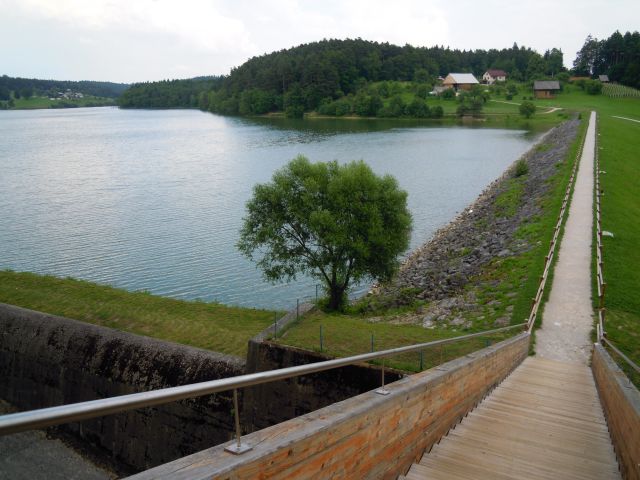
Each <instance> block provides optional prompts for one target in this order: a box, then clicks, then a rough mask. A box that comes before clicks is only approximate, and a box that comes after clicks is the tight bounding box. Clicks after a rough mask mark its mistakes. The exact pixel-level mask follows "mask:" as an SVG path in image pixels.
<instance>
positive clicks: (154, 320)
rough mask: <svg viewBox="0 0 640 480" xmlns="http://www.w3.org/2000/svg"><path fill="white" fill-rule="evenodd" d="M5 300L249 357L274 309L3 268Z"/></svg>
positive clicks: (0, 284) (1, 297)
mask: <svg viewBox="0 0 640 480" xmlns="http://www.w3.org/2000/svg"><path fill="white" fill-rule="evenodd" d="M0 302H2V303H8V304H11V305H17V306H19V307H23V308H29V309H32V310H38V311H41V312H46V313H49V314H52V315H59V316H63V317H68V318H72V319H75V320H80V321H83V322H87V323H93V324H95V325H101V326H104V327H110V328H115V329H118V330H122V331H125V332H131V333H135V334H138V335H146V336H149V337H154V338H159V339H162V340H168V341H171V342H177V343H182V344H185V345H191V346H194V347H199V348H204V349H208V350H214V351H216V352H221V353H227V354H230V355H236V356H240V357H245V356H246V352H247V341H248V340H249V338H251V337H252V336H253V335H255V334H257V333H258V332H260V331H262V330H263V329H264V328H265V327H266V326H268V325H269V324H271V323H272V322H273V318H274V312H270V311H266V310H255V309H247V308H235V307H228V306H224V305H221V304H217V303H205V302H197V301H195V302H191V301H183V300H175V299H171V298H166V297H159V296H156V295H151V294H149V293H145V292H127V291H125V290H120V289H117V288H112V287H108V286H103V285H97V284H95V283H90V282H85V281H80V280H74V279H69V278H67V279H61V278H57V277H52V276H43V275H36V274H33V273H17V272H12V271H0Z"/></svg>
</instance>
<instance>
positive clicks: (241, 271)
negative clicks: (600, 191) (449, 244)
mask: <svg viewBox="0 0 640 480" xmlns="http://www.w3.org/2000/svg"><path fill="white" fill-rule="evenodd" d="M534 140H535V138H534V135H533V134H531V133H527V132H524V131H517V130H496V129H482V128H468V127H433V126H425V125H421V124H420V123H413V122H409V121H407V122H404V121H382V120H357V121H356V120H353V121H352V120H313V121H309V120H307V121H292V120H286V119H257V120H251V119H241V118H228V117H221V116H216V115H212V114H208V113H203V112H199V111H194V110H161V111H149V110H118V109H116V108H86V109H69V110H36V111H5V112H0V269H7V268H9V269H13V270H16V271H33V272H38V273H47V274H53V275H56V276H60V277H65V276H72V277H76V278H81V279H85V280H90V281H94V282H98V283H102V284H110V285H113V286H116V287H121V288H126V289H128V290H148V291H150V292H152V293H156V294H160V295H166V296H171V297H176V298H182V299H196V298H199V299H202V300H206V301H211V300H217V301H220V302H222V303H227V304H235V305H242V306H251V307H268V308H291V307H292V306H293V305H295V302H296V298H300V299H308V298H312V297H314V296H315V282H314V281H313V280H310V279H299V280H298V281H296V282H293V283H291V284H278V285H275V286H274V285H272V284H270V283H267V282H265V281H264V280H263V279H262V277H261V274H260V272H259V271H257V270H256V267H255V265H254V264H253V263H251V262H250V261H248V260H246V259H245V258H244V257H242V256H241V255H240V254H239V253H238V252H237V251H236V249H235V243H236V241H237V238H238V230H239V228H240V225H241V222H242V217H243V215H244V205H245V203H246V201H247V200H248V199H249V197H250V196H251V191H252V187H253V185H254V184H256V183H258V182H266V181H269V179H270V178H271V175H272V173H273V172H274V171H275V170H276V169H278V168H280V167H281V166H283V165H284V164H286V163H287V162H288V161H289V160H291V159H292V158H294V157H295V156H297V155H298V154H303V155H306V156H307V157H308V158H309V159H310V160H312V161H328V160H334V159H336V160H338V161H341V162H342V161H349V160H356V159H364V160H365V161H366V162H367V163H369V164H370V165H371V167H372V168H373V169H374V170H375V171H376V172H378V173H381V174H382V173H390V174H392V175H394V176H395V177H396V178H397V179H398V181H399V183H400V185H401V187H402V188H404V189H405V190H407V191H408V192H409V206H410V209H411V212H412V214H413V219H414V231H413V237H412V242H411V246H412V248H414V247H416V246H418V245H420V244H422V243H423V242H425V241H426V240H428V239H429V237H430V236H431V235H432V234H433V233H434V231H435V230H436V229H437V228H438V227H440V226H442V225H444V224H446V223H447V222H449V221H450V220H451V219H452V218H453V217H454V216H455V214H456V213H457V212H459V211H461V210H462V209H463V208H464V207H465V206H466V205H468V204H469V203H470V202H472V201H473V200H474V199H475V198H476V197H477V196H478V194H479V193H480V192H481V191H482V190H483V189H484V188H485V187H486V186H487V184H489V183H490V182H491V181H492V180H493V179H495V178H497V177H498V176H499V175H500V174H501V173H502V172H503V171H504V170H505V168H506V167H507V166H508V165H509V164H511V163H512V162H513V161H514V160H516V159H517V158H518V157H519V156H520V155H521V154H522V153H523V152H525V151H526V150H527V149H528V148H529V147H530V146H531V145H532V143H533V141H534ZM363 289H364V287H362V288H361V289H360V290H363Z"/></svg>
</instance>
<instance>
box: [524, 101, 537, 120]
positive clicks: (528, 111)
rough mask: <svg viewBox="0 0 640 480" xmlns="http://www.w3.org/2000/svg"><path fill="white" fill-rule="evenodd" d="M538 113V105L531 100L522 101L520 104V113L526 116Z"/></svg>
mask: <svg viewBox="0 0 640 480" xmlns="http://www.w3.org/2000/svg"><path fill="white" fill-rule="evenodd" d="M534 113H536V106H535V105H534V104H533V103H531V102H530V101H528V100H527V101H526V102H522V104H520V115H522V116H523V117H525V118H531V117H532V116H533V114H534Z"/></svg>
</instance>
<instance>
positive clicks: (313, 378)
mask: <svg viewBox="0 0 640 480" xmlns="http://www.w3.org/2000/svg"><path fill="white" fill-rule="evenodd" d="M330 359H331V357H327V356H325V355H321V354H319V353H314V352H310V351H307V350H301V349H299V348H293V347H287V346H284V345H278V344H275V343H271V342H255V341H250V342H249V352H248V354H247V373H255V372H264V371H267V370H277V369H279V368H286V367H294V366H296V365H306V364H309V363H316V362H322V361H325V360H330ZM403 376H404V375H403V374H402V373H401V372H397V371H393V370H389V369H387V370H386V371H385V383H391V382H395V381H396V380H399V379H400V378H402V377H403ZM381 381H382V374H381V370H380V368H379V367H375V366H371V365H368V364H362V365H351V366H348V367H343V368H338V369H334V370H328V371H326V372H319V373H314V374H313V375H306V376H302V377H296V378H291V379H289V380H283V381H278V382H271V383H266V384H263V385H258V386H255V387H251V388H246V389H244V408H243V412H242V421H243V423H244V425H245V431H248V432H253V431H256V430H260V429H262V428H267V427H270V426H271V425H275V424H277V423H281V422H284V421H286V420H290V419H292V418H295V417H299V416H300V415H304V414H306V413H309V412H312V411H314V410H318V409H319V408H322V407H326V406H327V405H331V404H332V403H336V402H340V401H342V400H345V399H347V398H351V397H354V396H356V395H360V394H361V393H364V392H368V391H369V390H373V389H375V388H378V387H379V386H380V383H381Z"/></svg>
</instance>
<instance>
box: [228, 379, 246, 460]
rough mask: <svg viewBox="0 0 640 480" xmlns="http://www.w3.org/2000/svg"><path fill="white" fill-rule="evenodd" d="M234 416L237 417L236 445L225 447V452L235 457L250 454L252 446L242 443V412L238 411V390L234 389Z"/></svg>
mask: <svg viewBox="0 0 640 480" xmlns="http://www.w3.org/2000/svg"><path fill="white" fill-rule="evenodd" d="M233 414H234V417H235V423H236V443H235V444H232V445H229V446H228V447H225V449H224V450H225V451H226V452H229V453H233V454H234V455H240V454H241V453H244V452H248V451H249V450H251V448H252V447H251V445H247V444H246V443H245V444H244V445H243V444H242V442H241V441H240V438H241V435H240V410H239V409H238V389H237V388H234V389H233Z"/></svg>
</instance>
